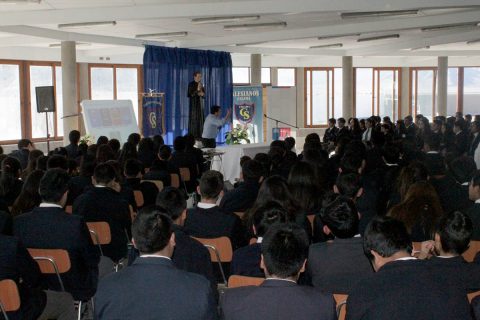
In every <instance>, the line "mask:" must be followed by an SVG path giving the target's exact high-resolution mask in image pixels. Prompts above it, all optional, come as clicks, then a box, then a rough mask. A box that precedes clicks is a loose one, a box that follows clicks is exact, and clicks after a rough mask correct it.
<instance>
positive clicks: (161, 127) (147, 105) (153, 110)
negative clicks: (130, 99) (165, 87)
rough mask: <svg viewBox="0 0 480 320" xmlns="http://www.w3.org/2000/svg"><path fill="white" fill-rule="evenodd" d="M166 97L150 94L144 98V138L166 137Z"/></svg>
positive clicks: (161, 94)
mask: <svg viewBox="0 0 480 320" xmlns="http://www.w3.org/2000/svg"><path fill="white" fill-rule="evenodd" d="M165 133H166V130H165V95H164V94H163V93H150V94H145V95H144V96H143V136H144V137H152V136H154V135H164V134H165Z"/></svg>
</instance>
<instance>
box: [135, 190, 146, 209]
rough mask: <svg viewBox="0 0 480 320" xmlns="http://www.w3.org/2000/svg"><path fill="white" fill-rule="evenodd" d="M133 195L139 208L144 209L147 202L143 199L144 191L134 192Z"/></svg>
mask: <svg viewBox="0 0 480 320" xmlns="http://www.w3.org/2000/svg"><path fill="white" fill-rule="evenodd" d="M133 195H134V196H135V203H136V204H137V208H140V207H143V204H144V203H145V200H144V199H143V193H142V191H140V190H134V191H133Z"/></svg>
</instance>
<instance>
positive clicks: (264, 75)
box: [262, 68, 271, 84]
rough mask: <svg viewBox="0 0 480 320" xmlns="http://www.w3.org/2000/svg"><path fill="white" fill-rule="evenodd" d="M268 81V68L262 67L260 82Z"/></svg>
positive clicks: (267, 82)
mask: <svg viewBox="0 0 480 320" xmlns="http://www.w3.org/2000/svg"><path fill="white" fill-rule="evenodd" d="M270 83H271V81H270V68H262V84H270Z"/></svg>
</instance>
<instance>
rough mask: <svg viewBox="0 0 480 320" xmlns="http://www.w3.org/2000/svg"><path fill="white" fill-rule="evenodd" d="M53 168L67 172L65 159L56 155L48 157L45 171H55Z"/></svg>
mask: <svg viewBox="0 0 480 320" xmlns="http://www.w3.org/2000/svg"><path fill="white" fill-rule="evenodd" d="M55 168H60V169H63V170H68V161H67V158H65V157H64V156H61V155H58V154H55V155H53V156H50V157H49V158H48V161H47V169H55Z"/></svg>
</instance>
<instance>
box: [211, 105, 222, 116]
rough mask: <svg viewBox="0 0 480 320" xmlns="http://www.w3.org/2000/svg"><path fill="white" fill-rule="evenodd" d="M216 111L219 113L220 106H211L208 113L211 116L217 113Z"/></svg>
mask: <svg viewBox="0 0 480 320" xmlns="http://www.w3.org/2000/svg"><path fill="white" fill-rule="evenodd" d="M218 111H220V106H212V107H211V108H210V113H211V114H215V113H217V112H218Z"/></svg>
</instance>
